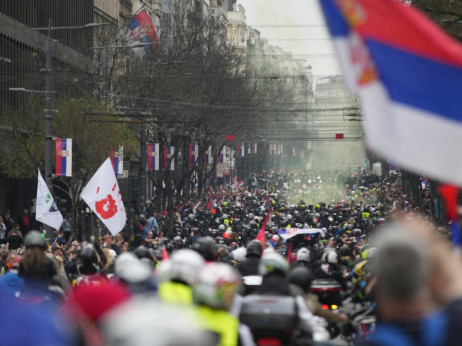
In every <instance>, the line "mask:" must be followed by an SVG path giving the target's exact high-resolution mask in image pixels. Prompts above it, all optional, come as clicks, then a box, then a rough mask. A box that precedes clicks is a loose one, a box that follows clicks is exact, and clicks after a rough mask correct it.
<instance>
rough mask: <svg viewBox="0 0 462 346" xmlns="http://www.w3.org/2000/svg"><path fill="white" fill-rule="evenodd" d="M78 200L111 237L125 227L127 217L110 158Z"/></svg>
mask: <svg viewBox="0 0 462 346" xmlns="http://www.w3.org/2000/svg"><path fill="white" fill-rule="evenodd" d="M80 198H82V199H83V200H84V201H85V203H87V204H88V206H89V207H90V208H91V210H92V211H93V212H94V213H95V214H96V215H98V217H99V218H100V220H101V221H102V222H103V223H104V225H105V226H106V227H107V228H108V229H109V231H110V232H111V233H112V234H113V235H116V234H117V233H119V232H120V231H122V229H123V228H124V227H125V223H126V222H127V215H126V213H125V207H124V203H123V201H122V195H121V194H120V190H119V184H117V179H116V176H115V174H114V169H113V168H112V164H111V159H110V158H107V159H106V161H104V163H103V164H102V165H101V167H100V168H98V170H97V171H96V173H95V175H93V177H92V178H91V179H90V181H89V182H88V184H87V185H86V186H85V188H84V189H83V191H82V193H81V194H80Z"/></svg>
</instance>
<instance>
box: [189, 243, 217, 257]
mask: <svg viewBox="0 0 462 346" xmlns="http://www.w3.org/2000/svg"><path fill="white" fill-rule="evenodd" d="M192 249H193V250H196V251H197V252H198V253H199V254H200V255H201V256H202V257H203V258H204V259H205V260H206V261H214V260H215V259H216V257H217V255H218V252H217V245H216V244H215V241H214V240H213V238H212V237H200V238H199V239H198V240H197V241H196V242H195V243H194V244H193V245H192Z"/></svg>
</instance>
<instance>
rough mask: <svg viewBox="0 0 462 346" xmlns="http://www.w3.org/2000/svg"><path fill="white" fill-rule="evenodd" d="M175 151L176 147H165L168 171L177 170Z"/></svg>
mask: <svg viewBox="0 0 462 346" xmlns="http://www.w3.org/2000/svg"><path fill="white" fill-rule="evenodd" d="M174 153H175V147H164V169H165V170H167V171H174V170H175V160H174V159H173V155H174Z"/></svg>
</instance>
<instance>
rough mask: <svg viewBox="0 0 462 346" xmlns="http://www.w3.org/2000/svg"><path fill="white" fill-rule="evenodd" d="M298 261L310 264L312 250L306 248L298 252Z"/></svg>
mask: <svg viewBox="0 0 462 346" xmlns="http://www.w3.org/2000/svg"><path fill="white" fill-rule="evenodd" d="M298 261H305V262H309V261H310V250H308V249H307V248H306V247H302V248H301V249H299V250H298V251H297V262H298Z"/></svg>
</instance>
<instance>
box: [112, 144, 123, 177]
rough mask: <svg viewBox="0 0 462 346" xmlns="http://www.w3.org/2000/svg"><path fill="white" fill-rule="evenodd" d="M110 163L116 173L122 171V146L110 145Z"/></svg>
mask: <svg viewBox="0 0 462 346" xmlns="http://www.w3.org/2000/svg"><path fill="white" fill-rule="evenodd" d="M110 157H111V163H112V167H113V168H114V173H115V174H116V175H119V174H123V173H124V146H123V145H119V146H115V147H111V156H110Z"/></svg>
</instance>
